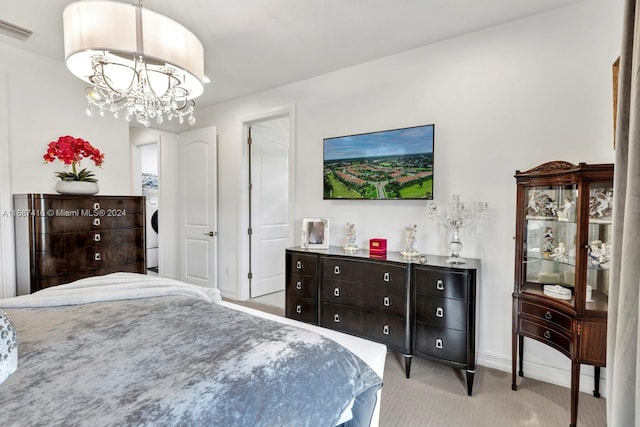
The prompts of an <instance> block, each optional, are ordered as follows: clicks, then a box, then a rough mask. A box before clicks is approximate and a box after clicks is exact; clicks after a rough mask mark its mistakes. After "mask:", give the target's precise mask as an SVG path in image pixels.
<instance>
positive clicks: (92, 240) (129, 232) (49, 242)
mask: <svg viewBox="0 0 640 427" xmlns="http://www.w3.org/2000/svg"><path fill="white" fill-rule="evenodd" d="M143 235H144V230H143V229H142V228H129V229H126V228H123V229H114V230H95V231H77V232H71V233H58V234H49V233H45V234H36V235H35V250H36V251H37V252H65V251H68V250H69V248H76V249H79V248H87V247H90V248H94V249H92V250H95V248H99V247H100V246H109V245H121V244H126V243H129V244H133V245H136V244H138V243H140V244H142V243H141V242H142V241H143V240H142V239H143Z"/></svg>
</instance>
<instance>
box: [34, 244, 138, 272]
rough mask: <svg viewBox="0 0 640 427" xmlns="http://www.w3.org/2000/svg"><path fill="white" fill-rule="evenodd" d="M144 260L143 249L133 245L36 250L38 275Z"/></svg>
mask: <svg viewBox="0 0 640 427" xmlns="http://www.w3.org/2000/svg"><path fill="white" fill-rule="evenodd" d="M136 261H144V249H142V248H141V247H140V246H134V245H128V244H126V245H111V246H103V245H99V244H96V245H95V246H88V247H84V248H70V249H68V250H67V251H65V252H38V253H36V265H37V269H38V275H39V276H41V277H43V276H58V275H61V274H65V273H67V272H69V271H71V270H77V271H79V272H81V271H83V270H90V269H98V268H103V267H110V266H115V265H121V264H129V263H132V262H136Z"/></svg>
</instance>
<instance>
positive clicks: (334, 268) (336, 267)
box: [333, 265, 340, 274]
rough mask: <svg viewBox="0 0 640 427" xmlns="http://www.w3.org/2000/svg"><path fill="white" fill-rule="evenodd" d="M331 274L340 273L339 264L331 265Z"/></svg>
mask: <svg viewBox="0 0 640 427" xmlns="http://www.w3.org/2000/svg"><path fill="white" fill-rule="evenodd" d="M333 274H340V266H339V265H335V266H334V267H333Z"/></svg>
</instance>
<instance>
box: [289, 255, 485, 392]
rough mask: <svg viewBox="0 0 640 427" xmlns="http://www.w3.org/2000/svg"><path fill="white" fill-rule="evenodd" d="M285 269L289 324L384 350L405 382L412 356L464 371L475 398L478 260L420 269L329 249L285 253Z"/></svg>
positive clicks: (435, 262) (438, 262)
mask: <svg viewBox="0 0 640 427" xmlns="http://www.w3.org/2000/svg"><path fill="white" fill-rule="evenodd" d="M286 264H287V269H286V272H287V278H286V281H287V285H286V307H287V309H286V316H287V317H290V318H293V319H297V320H303V321H306V322H309V323H313V324H316V325H319V326H322V327H325V328H329V329H335V330H339V331H341V332H346V333H349V334H352V335H356V336H359V337H362V338H367V339H370V340H373V341H378V342H381V343H383V344H386V345H387V347H388V348H389V349H390V350H393V351H395V352H398V353H400V354H402V355H403V356H404V360H405V374H406V376H407V378H409V376H410V371H411V360H412V359H411V358H412V356H413V355H416V356H420V357H423V358H427V359H430V360H433V361H436V362H439V363H443V364H447V365H449V366H453V367H456V368H459V369H464V370H466V374H467V393H468V394H469V395H471V393H472V389H473V376H474V373H475V363H476V350H475V349H476V345H475V344H476V343H475V336H476V334H475V330H476V323H475V318H476V302H475V299H476V275H477V271H478V270H479V268H480V261H479V260H475V259H467V263H466V264H462V265H458V266H451V265H450V264H447V263H446V262H445V257H442V256H432V255H429V256H427V260H426V262H425V263H423V264H420V263H414V262H411V261H410V260H408V259H406V258H404V257H402V256H401V255H400V254H399V253H395V252H388V253H387V257H386V259H374V258H370V257H369V254H368V252H367V251H358V252H357V253H354V254H347V253H345V252H344V251H343V250H342V249H341V248H337V247H331V248H329V249H328V250H317V251H316V250H307V249H300V248H290V249H287V251H286Z"/></svg>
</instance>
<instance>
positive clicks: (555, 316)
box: [520, 301, 571, 332]
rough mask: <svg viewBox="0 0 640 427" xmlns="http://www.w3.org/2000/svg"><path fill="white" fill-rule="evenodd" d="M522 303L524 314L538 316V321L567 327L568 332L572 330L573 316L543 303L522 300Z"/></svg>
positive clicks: (521, 310) (521, 308)
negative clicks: (544, 305) (542, 304)
mask: <svg viewBox="0 0 640 427" xmlns="http://www.w3.org/2000/svg"><path fill="white" fill-rule="evenodd" d="M520 304H521V305H520V312H521V313H522V314H523V315H528V316H532V317H534V318H537V319H538V323H540V320H542V321H543V322H549V323H551V324H553V325H555V326H559V327H561V328H563V329H565V330H566V331H567V332H571V317H569V316H568V315H566V314H564V313H562V312H560V311H558V310H554V309H552V308H547V307H543V306H541V305H538V304H533V303H530V302H527V301H522V302H521V303H520ZM534 320H535V319H534ZM544 324H546V323H544Z"/></svg>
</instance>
